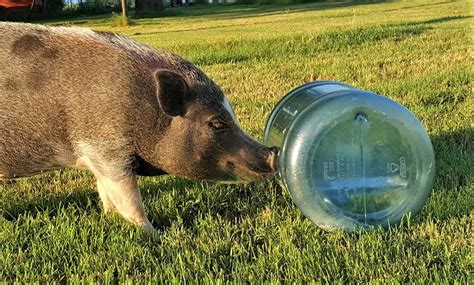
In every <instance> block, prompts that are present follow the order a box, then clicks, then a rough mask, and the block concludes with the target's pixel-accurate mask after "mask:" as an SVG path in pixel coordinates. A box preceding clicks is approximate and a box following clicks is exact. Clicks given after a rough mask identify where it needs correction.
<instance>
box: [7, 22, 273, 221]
mask: <svg viewBox="0 0 474 285" xmlns="http://www.w3.org/2000/svg"><path fill="white" fill-rule="evenodd" d="M0 39H1V40H0V74H1V76H0V179H10V178H18V177H25V176H30V175H35V174H38V173H42V172H44V171H50V170H57V169H61V168H65V167H70V168H79V169H87V170H89V171H90V172H91V173H92V174H93V175H94V177H95V178H96V180H97V190H98V193H99V197H100V200H101V202H102V204H103V209H104V212H106V213H107V212H110V211H116V212H118V213H119V214H120V215H122V216H123V217H124V218H125V219H126V220H128V221H129V222H131V223H133V224H134V225H137V226H140V227H143V228H145V229H148V230H152V229H153V226H152V224H151V223H150V221H149V220H148V218H147V217H146V215H145V212H144V208H143V205H142V198H141V194H140V191H139V189H138V187H137V182H136V177H137V175H145V176H155V175H164V174H171V175H176V176H180V177H185V178H189V179H197V180H213V181H250V180H255V179H259V178H263V177H267V176H269V175H272V174H273V173H275V171H276V168H277V155H278V149H277V148H276V147H266V146H264V145H262V144H260V143H259V142H257V141H256V140H255V139H253V138H252V137H250V136H249V135H248V134H247V133H245V132H244V131H243V130H242V128H241V127H240V126H239V124H238V123H237V121H236V117H235V113H234V111H233V110H232V108H231V105H230V104H229V101H228V100H227V99H226V98H225V96H224V94H223V92H222V90H221V89H220V88H219V86H218V85H216V83H214V82H213V81H212V80H211V79H210V78H209V77H208V76H206V74H204V72H203V71H201V70H200V69H199V68H198V67H196V66H194V65H193V64H192V63H190V62H189V61H187V60H185V59H183V58H181V57H180V56H178V55H175V54H173V53H171V52H168V51H165V50H161V49H154V48H151V47H148V46H146V45H143V44H140V43H138V42H137V41H134V40H132V39H130V38H127V37H124V36H121V35H117V34H114V33H108V32H95V31H92V30H89V29H84V28H75V27H73V28H71V27H47V26H43V25H35V24H23V23H6V22H0Z"/></svg>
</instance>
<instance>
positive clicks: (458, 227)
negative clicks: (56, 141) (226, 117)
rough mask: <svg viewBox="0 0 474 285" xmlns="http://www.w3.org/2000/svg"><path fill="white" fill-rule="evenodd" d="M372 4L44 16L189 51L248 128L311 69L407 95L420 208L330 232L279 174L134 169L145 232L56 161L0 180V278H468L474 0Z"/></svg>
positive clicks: (314, 75) (257, 125)
mask: <svg viewBox="0 0 474 285" xmlns="http://www.w3.org/2000/svg"><path fill="white" fill-rule="evenodd" d="M372 2H374V3H372V4H357V5H352V4H347V3H346V4H340V3H331V4H321V3H316V4H304V5H294V6H288V7H285V6H268V7H267V6H263V7H252V6H243V7H241V6H229V7H204V6H198V7H193V8H182V9H177V10H173V9H168V12H167V13H168V14H167V15H168V16H165V17H161V18H146V19H134V25H133V26H130V27H127V28H119V27H112V24H113V20H112V19H110V18H108V17H107V16H104V17H94V18H81V19H72V20H67V21H65V20H61V21H54V22H51V23H53V24H79V25H81V26H89V27H92V28H93V29H96V30H109V31H115V32H120V33H123V34H126V35H129V36H132V37H133V38H135V39H137V40H138V41H140V42H143V43H146V44H148V45H151V46H153V47H157V48H164V49H168V50H172V51H175V52H176V53H178V54H180V55H182V56H184V57H186V58H189V59H190V60H191V61H193V62H194V63H196V64H197V65H199V66H200V67H201V68H203V69H204V70H205V71H206V72H207V73H208V74H209V75H210V76H211V77H212V78H213V79H214V80H215V81H216V82H217V83H218V84H219V85H221V86H222V88H223V90H224V91H225V92H226V94H227V97H228V98H229V100H230V101H231V103H232V105H233V106H234V109H235V111H236V113H237V115H238V118H239V121H240V123H241V125H242V126H243V127H244V128H245V129H246V130H248V131H249V132H250V133H251V134H252V135H254V136H255V137H257V138H258V139H262V133H263V128H264V125H265V121H266V118H267V117H268V115H269V114H270V112H271V110H272V108H273V106H274V105H275V104H276V102H277V101H278V100H279V99H280V98H281V97H282V96H283V95H284V94H286V93H287V92H288V91H290V90H291V89H292V88H294V87H296V86H299V85H301V84H303V83H305V82H308V81H313V80H318V79H324V80H336V81H342V82H345V83H347V84H351V85H353V86H356V87H359V88H362V89H366V90H370V91H373V92H378V93H380V94H383V95H386V96H388V97H390V98H392V99H394V100H396V101H398V102H400V103H402V104H404V105H406V106H407V107H408V108H409V109H410V110H411V111H412V112H414V113H415V115H416V116H417V117H418V118H420V120H421V121H422V123H423V125H424V126H425V128H426V129H427V131H428V133H429V135H430V136H431V139H432V141H433V145H434V149H435V154H436V159H437V176H436V182H435V186H434V189H433V194H432V195H431V196H430V198H429V200H428V203H427V205H426V206H425V207H424V208H423V210H422V212H421V213H420V214H419V215H418V216H416V217H407V218H406V219H405V220H404V221H403V222H402V224H401V225H400V226H398V227H395V228H392V229H389V230H386V231H383V230H371V231H368V232H360V233H352V234H348V233H344V232H333V233H328V232H324V231H323V230H321V229H319V228H318V227H317V226H315V225H314V224H313V223H312V222H310V221H309V220H308V219H306V218H304V217H303V216H302V214H301V213H300V211H299V210H298V209H297V208H296V206H295V205H294V204H293V203H292V201H291V198H290V196H289V194H288V193H287V192H286V191H284V190H282V189H281V187H280V186H279V185H278V184H277V183H276V182H275V181H260V182H256V183H251V184H247V185H218V184H213V183H201V182H192V181H188V180H184V179H180V178H174V177H157V178H140V180H139V186H140V188H141V189H142V195H143V198H144V204H145V207H146V209H147V212H148V216H149V217H150V219H151V220H152V223H153V224H154V225H155V227H156V228H157V229H158V232H157V233H156V234H155V235H152V236H150V235H146V234H144V233H142V232H141V231H140V230H137V229H135V228H133V227H131V226H130V225H128V224H127V223H126V222H124V221H123V220H122V219H120V218H118V217H116V216H105V215H104V214H103V213H102V210H101V208H100V204H99V201H98V195H97V193H96V192H95V190H94V187H95V185H94V180H93V178H92V176H91V175H90V174H88V173H87V172H80V171H75V170H64V171H58V172H53V173H48V174H45V175H43V176H36V177H31V178H27V179H21V180H18V181H15V182H0V183H1V184H0V187H2V188H3V189H2V190H1V191H0V208H1V215H0V280H5V281H8V280H9V281H13V280H17V281H24V282H29V281H37V282H42V281H60V282H65V281H75V280H86V281H92V282H94V281H95V282H100V283H105V282H109V281H111V282H113V281H126V280H128V281H132V282H140V283H145V282H156V281H158V282H159V281H162V282H165V281H171V282H176V283H177V282H183V281H185V280H186V281H188V282H192V281H195V282H199V283H205V282H206V283H208V282H218V281H234V282H238V283H240V282H255V283H262V282H269V281H271V282H274V283H280V282H289V283H302V282H308V281H316V282H328V283H334V282H340V283H364V282H375V283H384V284H385V283H421V284H425V283H440V282H443V283H455V282H458V283H460V284H468V283H472V270H473V252H472V244H473V238H472V237H473V231H472V229H473V224H472V220H473V218H474V214H473V209H474V181H473V180H474V179H473V173H474V148H473V141H474V138H473V137H474V136H473V135H474V131H473V128H474V125H473V121H474V115H473V112H474V96H473V95H472V87H473V86H472V78H473V70H472V66H473V60H472V48H471V47H472V28H471V26H472V24H473V21H472V3H471V2H470V1H456V2H447V1H436V2H435V1H372ZM376 2H379V3H376ZM165 15H166V14H165ZM469 272H471V275H469V274H470V273H469ZM193 283H194V282H193Z"/></svg>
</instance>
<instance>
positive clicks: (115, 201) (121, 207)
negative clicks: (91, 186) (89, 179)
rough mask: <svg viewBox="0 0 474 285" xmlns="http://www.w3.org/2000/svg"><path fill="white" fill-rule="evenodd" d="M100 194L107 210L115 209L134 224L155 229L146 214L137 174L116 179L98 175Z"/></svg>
mask: <svg viewBox="0 0 474 285" xmlns="http://www.w3.org/2000/svg"><path fill="white" fill-rule="evenodd" d="M96 178H97V186H98V190H99V196H100V198H101V200H102V202H103V203H104V210H105V211H106V212H108V211H110V210H112V209H115V210H116V211H117V212H119V213H120V214H121V215H122V216H123V217H124V218H125V219H127V220H128V221H130V222H131V223H132V224H134V225H137V226H140V227H143V228H145V229H147V230H153V226H152V224H151V223H150V221H149V220H148V218H147V217H146V215H145V211H144V209H143V204H142V197H141V195H140V190H139V189H138V186H137V183H136V178H135V176H133V175H131V176H129V177H126V178H124V179H120V180H114V179H110V178H108V177H105V176H102V175H99V176H97V175H96Z"/></svg>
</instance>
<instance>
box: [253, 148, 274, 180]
mask: <svg viewBox="0 0 474 285" xmlns="http://www.w3.org/2000/svg"><path fill="white" fill-rule="evenodd" d="M279 151H280V149H279V148H278V147H262V148H260V149H259V150H258V151H257V153H256V158H257V161H258V163H257V165H258V166H257V167H256V169H255V170H256V171H257V172H259V173H261V174H264V175H265V174H271V173H274V172H275V171H277V169H278V152H279Z"/></svg>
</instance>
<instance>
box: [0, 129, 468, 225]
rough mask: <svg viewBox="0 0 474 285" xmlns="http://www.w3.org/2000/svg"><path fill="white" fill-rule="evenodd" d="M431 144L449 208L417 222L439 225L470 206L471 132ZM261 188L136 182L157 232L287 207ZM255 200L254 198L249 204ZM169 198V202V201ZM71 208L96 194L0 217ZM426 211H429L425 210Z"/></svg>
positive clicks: (87, 207)
mask: <svg viewBox="0 0 474 285" xmlns="http://www.w3.org/2000/svg"><path fill="white" fill-rule="evenodd" d="M431 139H432V142H433V147H434V150H435V156H436V165H437V171H436V173H437V174H436V180H435V186H434V190H433V191H434V192H438V193H437V194H441V195H443V199H444V201H443V204H444V205H449V207H445V208H444V209H442V210H439V211H436V210H434V211H432V212H430V213H425V215H422V217H421V219H423V217H424V216H426V214H429V215H431V217H433V218H435V219H439V220H448V219H451V218H453V217H460V216H465V215H469V213H470V209H469V207H465V205H464V206H463V205H459V203H461V202H462V201H463V200H464V199H462V197H459V195H462V192H459V189H460V188H464V187H465V186H466V185H467V184H468V183H469V181H472V179H473V177H472V173H474V166H473V163H472V160H473V155H472V154H473V153H474V143H473V139H474V130H473V129H472V128H466V129H460V130H457V131H455V132H445V133H441V134H439V135H436V136H433V137H432V138H431ZM51 179H53V178H51ZM0 183H2V186H4V187H9V184H10V183H12V184H14V183H16V182H15V181H1V182H0ZM263 184H264V185H263V186H262V182H260V184H259V183H250V184H247V185H219V184H216V183H207V182H194V181H190V180H186V179H180V178H171V179H155V178H141V179H140V188H141V190H142V196H143V198H144V202H145V208H146V209H147V212H148V217H149V218H150V220H151V221H152V223H153V225H154V226H155V227H156V228H158V229H162V230H164V229H166V228H168V227H169V226H171V225H172V224H173V223H175V222H177V221H180V222H182V223H183V224H184V225H185V226H187V227H191V226H192V225H193V224H194V223H195V221H196V218H197V217H198V216H203V215H210V216H211V217H216V216H218V215H219V216H220V217H222V218H224V219H226V220H228V221H230V222H235V221H239V220H240V219H243V218H250V219H253V218H255V217H256V215H258V213H259V211H261V209H263V208H265V207H266V206H268V205H270V204H272V201H273V203H275V200H276V203H277V206H282V207H286V206H287V205H288V204H289V199H290V198H289V197H288V196H285V197H283V196H281V197H277V198H276V199H275V197H272V196H271V195H281V188H279V186H278V185H277V183H276V181H269V182H265V183H263ZM258 185H260V186H258ZM267 186H268V187H267ZM258 187H267V188H273V189H276V191H273V192H272V193H273V194H271V195H258V197H255V189H256V188H258ZM456 191H458V192H456ZM444 192H449V195H444ZM457 193H460V194H457ZM447 194H448V193H447ZM453 194H454V195H453ZM4 197H5V196H4ZM254 197H255V198H257V199H252V198H254ZM169 199H172V201H171V202H170V201H169ZM290 203H291V202H290ZM280 204H281V205H280ZM71 206H72V207H73V208H75V209H77V210H79V211H80V212H93V211H95V212H100V211H101V209H100V208H101V206H100V201H99V198H98V194H97V192H95V191H92V190H91V189H83V188H77V189H75V190H74V191H71V192H68V193H58V194H53V195H51V194H48V195H42V196H33V197H32V198H29V199H28V200H27V201H24V200H21V199H15V201H13V202H11V201H2V203H1V209H2V210H1V212H2V213H1V216H3V217H4V218H5V219H6V220H9V221H14V220H18V219H19V217H20V216H21V215H32V216H36V215H38V214H40V213H44V212H47V214H48V215H49V216H56V215H57V214H58V212H59V211H60V209H61V208H64V207H71ZM433 207H435V206H433ZM431 210H433V209H431V208H430V207H428V208H427V209H425V210H424V211H425V212H426V211H431Z"/></svg>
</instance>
